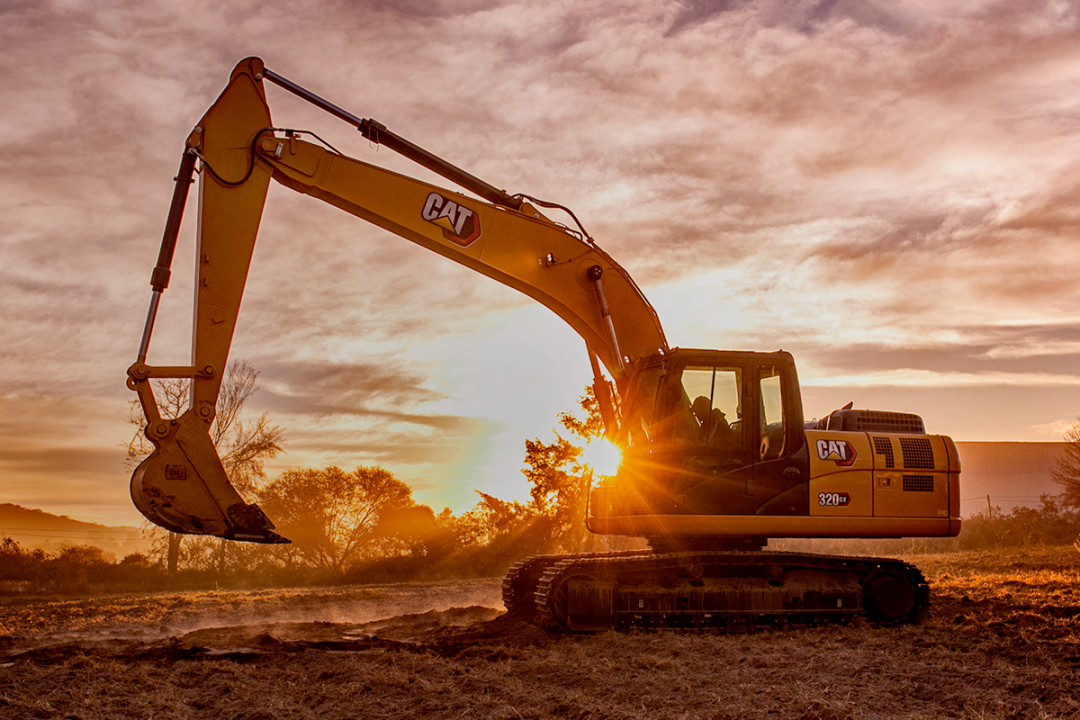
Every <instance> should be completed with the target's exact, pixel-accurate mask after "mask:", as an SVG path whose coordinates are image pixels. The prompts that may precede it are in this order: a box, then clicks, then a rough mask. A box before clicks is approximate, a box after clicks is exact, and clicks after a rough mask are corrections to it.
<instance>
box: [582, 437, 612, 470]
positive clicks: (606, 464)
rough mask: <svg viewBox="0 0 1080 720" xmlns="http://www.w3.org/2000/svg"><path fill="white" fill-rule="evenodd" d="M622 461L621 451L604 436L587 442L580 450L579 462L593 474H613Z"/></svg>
mask: <svg viewBox="0 0 1080 720" xmlns="http://www.w3.org/2000/svg"><path fill="white" fill-rule="evenodd" d="M621 461H622V451H620V450H619V448H617V447H616V446H615V445H613V444H611V443H610V442H608V440H607V439H605V438H597V439H595V440H592V441H590V442H589V444H588V445H586V446H585V448H584V449H583V450H582V452H581V463H582V464H583V465H585V466H587V467H588V468H589V469H591V470H592V471H593V474H594V475H605V476H606V475H614V474H615V472H616V471H617V470H618V469H619V463H620V462H621Z"/></svg>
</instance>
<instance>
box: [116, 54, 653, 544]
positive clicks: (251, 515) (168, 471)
mask: <svg viewBox="0 0 1080 720" xmlns="http://www.w3.org/2000/svg"><path fill="white" fill-rule="evenodd" d="M264 79H271V80H273V81H274V82H276V83H277V84H279V85H282V86H283V87H285V88H286V89H288V90H289V91H291V92H293V93H294V94H296V95H299V96H300V97H302V98H304V99H306V100H309V101H311V102H313V103H314V104H316V105H318V106H319V107H321V108H323V109H325V110H327V111H328V112H330V113H332V114H333V115H335V116H337V117H339V118H341V119H343V120H345V121H346V122H349V123H350V124H352V125H354V126H355V127H357V129H359V130H360V131H361V133H363V134H364V136H365V137H367V138H368V139H369V140H372V141H373V142H380V143H383V144H386V145H388V146H389V147H391V148H392V149H396V150H398V151H400V152H402V153H403V154H404V155H406V156H407V157H410V158H411V159H414V160H416V161H417V162H419V163H420V164H422V165H424V166H425V167H427V168H429V169H432V170H434V171H436V172H439V173H440V174H442V175H444V176H446V177H447V178H448V179H450V180H453V181H454V182H456V183H458V184H460V185H462V186H463V187H464V188H465V189H468V190H469V191H471V192H474V193H476V194H478V195H480V196H481V197H482V198H484V199H477V198H475V197H471V196H468V195H465V194H463V193H460V192H455V191H452V190H448V189H444V188H441V187H438V186H435V185H432V184H430V183H426V182H423V181H420V180H417V179H414V178H410V177H407V176H405V175H401V174H398V173H394V172H391V171H389V170H386V169H383V168H380V167H378V166H375V165H371V164H368V163H365V162H361V161H359V160H355V159H352V158H349V157H346V156H344V155H342V154H340V153H337V152H335V151H331V150H328V149H326V148H325V147H323V146H321V145H317V144H314V143H310V142H307V141H304V140H301V139H300V135H301V133H299V132H296V131H292V130H288V131H284V134H282V131H278V130H275V129H274V127H273V124H272V122H271V118H270V110H269V107H268V106H267V103H266V94H265V88H264V85H263V80H264ZM195 158H197V159H198V160H199V163H200V164H201V166H202V169H203V172H202V181H201V182H200V184H199V232H198V247H197V250H196V257H197V258H198V267H197V282H196V291H195V292H196V299H195V320H194V325H195V327H194V340H193V346H192V365H191V367H186V368H160V367H153V366H150V365H147V364H146V357H147V354H148V346H149V341H150V336H151V333H152V329H153V323H154V317H155V315H156V312H157V306H158V302H159V299H160V296H161V293H162V292H163V291H164V289H165V287H167V285H168V274H169V264H170V262H171V259H172V254H173V249H174V247H175V243H176V236H177V231H178V228H179V221H180V216H181V215H182V213H183V206H184V198H185V197H186V192H187V185H188V183H189V180H188V179H189V178H190V176H191V171H192V168H193V165H194V160H195ZM271 179H273V180H275V181H277V182H278V183H280V184H281V185H284V186H285V187H288V188H290V189H292V190H295V191H297V192H300V193H304V194H306V195H311V196H313V197H316V198H319V199H320V200H323V201H325V202H327V203H329V204H331V205H334V206H336V207H338V208H341V209H342V210H344V211H346V212H348V213H350V214H352V215H355V216H356V217H359V218H362V219H364V220H367V221H368V222H370V223H372V224H374V225H378V226H379V227H382V228H385V229H386V230H389V231H390V232H392V233H394V234H395V235H398V236H399V237H402V238H405V239H407V240H410V241H412V242H414V243H416V244H418V245H421V246H423V247H426V248H428V249H429V250H432V251H434V252H437V253H439V254H440V255H442V256H444V257H446V258H448V259H450V260H453V261H455V262H457V263H459V264H461V265H464V266H465V267H468V268H470V269H472V270H475V271H476V272H479V273H481V274H483V275H486V276H488V277H490V278H492V279H494V280H497V281H498V282H500V283H502V284H504V285H507V286H509V287H512V288H514V289H516V290H519V291H521V292H523V293H525V294H526V295H528V296H529V297H532V298H533V299H535V300H537V301H538V302H540V303H541V304H543V305H545V306H546V307H548V308H550V309H551V310H552V311H553V312H555V314H557V315H558V316H559V317H561V318H562V319H563V320H565V321H566V322H567V323H568V324H569V325H570V326H571V327H572V328H573V329H574V330H575V331H577V333H578V334H579V335H581V337H582V338H583V339H584V340H585V343H586V346H587V348H588V351H589V353H590V357H595V358H596V359H598V360H599V362H600V363H602V364H603V365H604V366H605V367H606V368H607V370H608V372H609V374H610V375H611V377H612V378H614V380H615V381H616V383H620V382H621V381H622V380H623V379H624V378H625V377H626V365H627V363H628V362H630V361H631V360H632V359H634V358H638V357H642V356H646V355H652V354H654V353H656V352H658V351H660V352H663V351H665V350H666V349H667V342H666V340H665V338H664V333H663V330H662V329H661V327H660V322H659V320H658V318H657V316H656V313H655V311H654V310H653V308H652V306H651V305H649V303H648V301H647V300H646V299H645V297H644V295H643V294H642V293H641V291H640V289H639V288H638V287H637V285H636V284H635V283H634V281H633V280H632V279H631V277H630V275H629V274H628V273H627V272H626V271H625V270H624V269H623V268H622V267H621V266H620V265H619V264H618V263H617V262H615V261H614V260H613V259H612V258H611V257H610V256H609V255H608V254H607V253H605V252H604V251H603V250H602V249H600V248H599V247H598V246H597V245H596V244H595V243H593V242H592V241H591V239H590V238H588V237H587V236H586V235H585V234H584V233H583V232H575V231H573V230H570V229H568V228H566V227H564V226H563V225H560V224H557V223H555V222H553V221H552V220H550V219H548V218H547V217H545V216H544V215H543V214H541V213H540V212H539V210H537V209H536V207H535V206H534V205H532V204H530V203H529V202H526V201H525V200H523V199H522V198H521V197H517V196H511V195H508V194H507V193H505V192H503V191H501V190H498V189H497V188H495V187H494V186H491V185H489V184H487V183H485V182H483V181H482V180H479V179H478V178H475V177H473V176H472V175H470V174H468V173H466V172H464V171H462V170H460V169H458V168H455V167H454V166H452V165H450V164H449V163H447V162H446V161H444V160H442V159H440V158H438V157H436V156H435V155H433V154H431V153H428V152H427V151H425V150H423V149H422V148H419V147H418V146H416V145H414V144H412V143H410V142H408V141H407V140H404V139H403V138H400V137H399V136H397V135H395V134H393V133H391V132H390V131H388V130H387V129H386V128H385V127H384V126H382V125H381V124H379V123H377V122H375V121H372V120H362V119H360V118H357V117H356V116H354V115H352V114H351V113H348V112H346V111H344V110H342V109H340V108H338V107H337V106H335V105H332V104H331V103H329V102H327V101H325V100H323V99H322V98H319V97H318V96H316V95H314V94H313V93H310V92H309V91H307V90H304V89H303V88H301V87H300V86H298V85H296V84H295V83H292V82H290V81H288V80H286V79H285V78H283V77H281V76H280V75H277V74H276V73H273V72H272V71H268V70H266V68H265V67H264V66H263V64H262V61H261V60H259V59H257V58H249V59H247V60H244V61H242V62H241V63H240V64H239V65H237V67H236V68H235V70H234V71H233V73H232V76H231V78H230V80H229V84H228V86H227V87H226V88H225V90H224V91H223V92H222V94H221V95H220V97H219V98H218V99H217V101H216V102H215V103H214V104H213V105H212V106H211V107H210V109H209V110H208V111H207V112H206V114H205V115H204V116H203V118H202V119H201V120H200V121H199V123H198V124H197V125H196V126H195V128H194V129H193V131H192V132H191V134H190V136H189V137H188V140H187V146H186V148H185V154H184V159H183V161H182V163H181V169H180V173H179V174H178V179H177V189H176V193H175V194H174V201H173V205H172V208H171V210H170V215H169V221H168V223H167V226H166V232H165V237H164V240H163V243H162V251H161V254H160V255H159V260H158V265H157V267H156V268H155V270H154V275H153V277H152V281H151V284H152V287H153V291H154V292H153V299H152V302H151V310H150V313H149V314H148V319H147V324H146V329H145V331H144V333H143V342H142V345H141V347H140V351H139V358H138V361H137V362H136V363H135V364H134V365H132V367H131V368H130V369H129V371H128V376H129V381H128V382H129V386H130V387H132V389H134V390H136V391H137V392H138V393H139V398H140V401H141V403H142V406H143V410H144V412H145V414H146V417H147V420H148V426H147V431H146V434H147V437H148V438H149V439H150V441H151V442H152V443H153V444H154V446H155V448H156V449H155V452H154V453H153V454H152V455H151V456H150V457H148V458H147V459H146V460H145V461H144V462H143V463H142V464H141V465H140V466H139V467H138V468H137V469H136V472H135V474H134V476H133V478H132V496H133V498H134V500H135V503H136V505H137V506H138V507H139V509H140V510H141V511H142V512H143V513H144V514H146V515H147V516H148V517H150V519H151V520H153V521H154V522H156V523H158V524H160V525H163V526H164V527H167V528H169V529H170V530H173V531H176V532H188V533H205V534H212V535H220V536H223V537H229V538H233V539H242V540H254V541H266V542H279V541H281V540H282V538H280V536H278V535H276V534H275V533H273V532H272V527H273V526H272V524H271V523H270V521H269V519H268V518H266V517H265V516H264V515H263V514H262V512H261V511H260V510H259V509H258V508H257V507H256V506H254V505H248V504H246V503H245V502H244V501H243V500H242V498H240V496H239V495H238V494H237V493H236V492H235V490H234V489H233V488H232V486H231V484H230V483H229V481H228V478H227V476H226V473H225V471H224V468H223V467H222V466H221V462H220V460H219V459H218V455H217V452H216V449H215V448H214V447H213V443H212V442H211V441H210V435H209V432H210V426H211V424H212V422H213V419H214V414H215V404H216V402H217V396H218V392H219V390H220V387H221V382H222V378H223V372H224V369H225V366H226V363H227V360H228V355H229V348H230V346H231V343H232V338H233V334H234V331H235V328H236V321H237V317H238V314H239V309H240V302H241V299H242V297H243V292H244V286H245V284H246V281H247V272H248V267H249V265H250V263H251V257H252V253H253V251H254V247H255V240H256V237H257V234H258V229H259V222H260V219H261V217H262V212H263V206H264V204H265V202H266V196H267V190H268V186H269V183H270V180H271ZM612 306H615V307H618V308H619V312H618V314H614V315H613V314H612V313H611V312H610V310H609V308H610V307H612ZM595 367H596V363H595V362H594V368H595ZM596 375H597V376H596V387H597V395H598V397H600V398H601V399H602V402H603V404H604V414H605V418H606V419H607V420H608V422H609V424H610V427H612V428H613V429H614V427H615V426H617V424H618V417H617V411H616V409H615V406H614V404H613V403H612V401H611V400H610V399H609V398H610V393H609V392H608V389H607V387H606V383H604V382H603V380H602V378H601V376H600V373H599V371H598V370H597V373H596ZM160 377H185V378H190V379H191V382H192V393H191V405H190V408H189V409H188V410H187V412H185V413H184V414H183V415H181V416H180V417H179V418H176V419H175V420H166V419H163V418H161V416H160V413H159V411H158V408H157V404H156V401H155V398H154V396H153V392H152V388H151V384H150V382H149V381H150V380H151V379H152V378H160Z"/></svg>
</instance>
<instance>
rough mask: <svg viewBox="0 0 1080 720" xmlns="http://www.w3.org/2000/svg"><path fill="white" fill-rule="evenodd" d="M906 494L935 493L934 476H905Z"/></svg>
mask: <svg viewBox="0 0 1080 720" xmlns="http://www.w3.org/2000/svg"><path fill="white" fill-rule="evenodd" d="M904 492H934V476H933V475H905V476H904Z"/></svg>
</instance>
